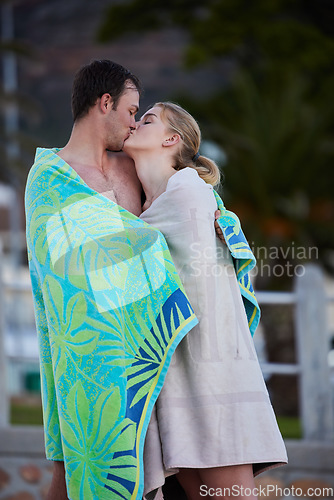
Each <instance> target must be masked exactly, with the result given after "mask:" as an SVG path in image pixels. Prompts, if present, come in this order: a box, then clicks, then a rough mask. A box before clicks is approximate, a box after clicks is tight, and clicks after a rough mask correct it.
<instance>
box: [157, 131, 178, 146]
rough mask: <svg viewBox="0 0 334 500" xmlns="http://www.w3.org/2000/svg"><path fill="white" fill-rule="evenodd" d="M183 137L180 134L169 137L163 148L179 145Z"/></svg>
mask: <svg viewBox="0 0 334 500" xmlns="http://www.w3.org/2000/svg"><path fill="white" fill-rule="evenodd" d="M180 140H181V137H180V136H179V134H173V135H171V136H169V137H168V138H167V139H165V140H164V141H163V143H162V145H163V146H174V145H175V144H178V142H180Z"/></svg>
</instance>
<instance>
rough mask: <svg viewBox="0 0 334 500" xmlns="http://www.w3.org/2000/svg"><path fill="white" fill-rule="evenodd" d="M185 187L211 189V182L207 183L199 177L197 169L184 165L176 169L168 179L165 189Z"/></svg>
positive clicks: (187, 188) (189, 188) (188, 188)
mask: <svg viewBox="0 0 334 500" xmlns="http://www.w3.org/2000/svg"><path fill="white" fill-rule="evenodd" d="M177 188H178V189H186V190H187V191H189V190H193V189H196V190H197V189H200V190H207V191H208V192H210V191H212V189H213V188H212V186H211V184H207V183H206V182H205V181H204V180H203V179H201V178H200V176H199V175H198V173H197V171H196V170H195V169H194V168H191V167H185V168H183V169H181V170H177V171H176V172H175V174H173V175H172V176H171V177H170V179H169V180H168V184H167V190H169V189H177Z"/></svg>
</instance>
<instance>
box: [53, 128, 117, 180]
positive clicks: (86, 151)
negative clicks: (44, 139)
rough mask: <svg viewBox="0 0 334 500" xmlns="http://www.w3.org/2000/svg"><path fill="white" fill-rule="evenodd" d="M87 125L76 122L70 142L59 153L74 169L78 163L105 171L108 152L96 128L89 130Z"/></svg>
mask: <svg viewBox="0 0 334 500" xmlns="http://www.w3.org/2000/svg"><path fill="white" fill-rule="evenodd" d="M89 128H90V127H87V125H85V126H82V125H80V123H79V124H74V126H73V129H72V133H71V136H70V139H69V141H68V143H67V144H66V145H65V146H64V147H63V148H62V149H61V150H60V151H59V153H58V155H59V156H60V157H61V158H62V159H63V160H65V161H66V163H68V164H69V165H70V166H72V167H73V168H74V169H76V168H75V166H76V165H80V166H82V167H83V168H84V167H89V168H96V169H97V170H99V171H101V172H103V164H104V158H105V155H106V154H107V152H106V149H105V145H104V143H103V141H101V139H100V138H99V136H98V133H97V131H96V130H89Z"/></svg>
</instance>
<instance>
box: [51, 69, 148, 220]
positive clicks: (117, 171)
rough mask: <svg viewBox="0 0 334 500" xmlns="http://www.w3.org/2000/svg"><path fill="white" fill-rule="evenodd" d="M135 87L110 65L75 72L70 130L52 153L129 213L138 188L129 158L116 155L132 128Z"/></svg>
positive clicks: (136, 203) (136, 210) (137, 206)
mask: <svg viewBox="0 0 334 500" xmlns="http://www.w3.org/2000/svg"><path fill="white" fill-rule="evenodd" d="M140 92H141V87H140V83H139V81H138V79H137V77H135V76H134V75H132V74H131V73H130V72H129V71H127V70H126V69H124V68H122V67H121V66H119V65H117V64H115V63H111V62H110V61H94V62H92V63H91V64H89V65H87V66H85V67H83V68H82V69H81V70H79V72H78V73H77V75H76V77H75V79H74V83H73V92H72V114H73V120H74V126H73V130H72V134H71V137H70V139H69V141H68V143H67V145H66V146H65V147H64V148H63V149H62V150H61V151H60V152H59V153H58V155H59V156H60V157H61V158H62V159H63V160H65V161H66V163H68V164H69V165H71V167H72V168H73V169H74V170H75V171H76V172H77V173H78V174H79V175H80V177H81V178H82V179H83V180H84V181H85V182H86V183H87V184H88V185H89V186H90V187H92V188H93V189H94V190H95V191H97V192H99V193H103V195H104V196H106V197H107V198H109V199H111V200H112V201H115V202H116V203H118V205H120V206H122V207H123V208H126V209H127V210H129V211H130V212H132V213H133V214H135V215H139V214H140V213H141V185H140V183H139V180H138V177H137V175H136V171H135V169H134V164H133V162H132V160H130V159H129V158H127V157H126V156H125V155H121V154H120V153H117V154H115V153H113V152H115V151H121V150H122V148H123V145H124V141H126V139H127V138H128V137H129V135H130V133H131V130H133V129H134V128H135V127H136V123H135V115H136V113H137V111H138V109H139V95H140Z"/></svg>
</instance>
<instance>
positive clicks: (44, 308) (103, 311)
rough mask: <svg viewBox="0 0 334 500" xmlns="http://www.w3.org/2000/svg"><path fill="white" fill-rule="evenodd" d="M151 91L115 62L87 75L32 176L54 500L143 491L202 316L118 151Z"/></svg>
mask: <svg viewBox="0 0 334 500" xmlns="http://www.w3.org/2000/svg"><path fill="white" fill-rule="evenodd" d="M140 91H141V88H140V83H139V81H138V79H137V78H136V77H135V76H134V75H132V74H131V73H130V72H129V71H128V70H126V69H125V68H123V67H122V66H120V65H118V64H116V63H113V62H111V61H108V60H103V61H93V62H92V63H91V64H89V65H87V66H85V67H83V68H82V69H80V70H79V72H78V73H77V75H76V77H75V79H74V83H73V92H72V112H73V118H74V125H73V129H72V133H71V136H70V139H69V141H68V143H67V144H66V146H65V147H64V148H63V149H61V150H58V149H40V148H39V149H38V150H37V154H36V158H35V163H34V165H33V167H32V169H31V171H30V173H29V176H28V181H27V187H26V217H27V247H28V258H29V267H30V273H31V281H32V288H33V294H34V304H35V314H36V325H37V332H38V337H39V345H40V365H41V386H42V401H43V416H44V430H45V446H46V455H47V458H48V459H50V460H53V461H54V475H53V479H52V484H51V488H50V492H49V495H48V499H49V500H64V499H67V498H69V499H72V500H74V499H75V500H78V499H79V498H80V499H83V500H86V499H87V500H88V499H93V498H98V499H99V500H100V499H103V498H105V499H115V498H138V499H139V498H141V497H142V489H143V463H142V455H143V446H144V437H145V432H146V429H147V426H148V423H149V420H150V415H151V411H152V408H153V405H154V402H155V400H156V398H157V396H158V394H159V392H160V389H161V387H162V384H163V381H164V377H165V375H166V372H167V369H168V365H169V363H170V359H171V356H172V353H173V352H174V350H175V348H176V346H177V345H178V343H179V342H180V340H181V339H182V338H183V337H184V335H185V334H186V333H187V332H188V331H189V330H191V329H192V328H193V327H194V326H195V324H196V323H197V318H196V317H195V315H194V313H193V310H192V308H191V305H190V304H189V302H188V299H187V297H186V296H185V294H184V292H183V288H182V285H181V282H180V279H179V277H178V275H177V273H176V270H175V268H174V266H173V264H172V260H171V258H170V254H169V251H168V247H167V244H166V242H165V240H164V238H163V237H162V235H161V233H159V232H158V231H157V230H156V229H154V228H150V227H148V226H147V225H146V224H145V223H144V222H142V221H141V220H140V219H138V218H137V217H135V216H138V215H139V214H140V213H141V195H142V190H141V185H140V183H139V180H138V178H137V175H136V173H135V169H134V166H133V163H132V160H130V159H129V158H127V157H126V156H125V155H124V154H123V153H122V152H120V151H121V150H122V148H123V144H124V141H126V139H127V138H128V137H129V135H130V133H131V130H132V129H133V128H134V127H135V115H136V113H137V111H138V107H139V95H140ZM133 214H134V215H133ZM64 463H65V465H64ZM65 472H66V483H65Z"/></svg>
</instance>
